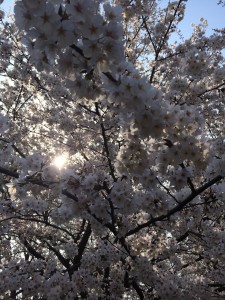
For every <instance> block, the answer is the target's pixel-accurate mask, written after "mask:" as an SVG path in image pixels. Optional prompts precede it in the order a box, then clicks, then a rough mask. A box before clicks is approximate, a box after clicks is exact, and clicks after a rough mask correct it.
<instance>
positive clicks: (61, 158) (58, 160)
mask: <svg viewBox="0 0 225 300" xmlns="http://www.w3.org/2000/svg"><path fill="white" fill-rule="evenodd" d="M67 158H68V155H66V154H61V155H58V156H56V157H55V158H54V160H53V164H54V165H55V166H56V167H57V168H59V169H62V168H63V167H64V166H65V164H66V161H67Z"/></svg>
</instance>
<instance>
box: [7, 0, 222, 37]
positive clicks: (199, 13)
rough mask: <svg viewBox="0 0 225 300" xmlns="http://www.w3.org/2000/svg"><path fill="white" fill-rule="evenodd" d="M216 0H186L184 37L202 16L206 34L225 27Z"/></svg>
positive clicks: (220, 7)
mask: <svg viewBox="0 0 225 300" xmlns="http://www.w3.org/2000/svg"><path fill="white" fill-rule="evenodd" d="M31 1H35V0H31ZM218 1H219V0H188V2H187V9H186V15H185V18H184V20H183V21H182V22H181V23H180V26H179V28H180V29H181V31H182V34H183V36H184V38H188V37H189V36H190V35H191V32H192V27H191V24H192V23H196V24H198V23H199V22H200V19H201V18H202V17H203V18H205V19H207V20H208V25H209V28H208V31H207V34H209V35H210V34H212V33H213V30H212V29H214V28H222V27H225V7H222V6H221V5H217V3H218ZM13 3H14V1H13V0H4V2H3V4H2V5H1V8H3V9H4V10H5V11H8V10H9V9H10V8H11V12H12V11H13Z"/></svg>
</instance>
